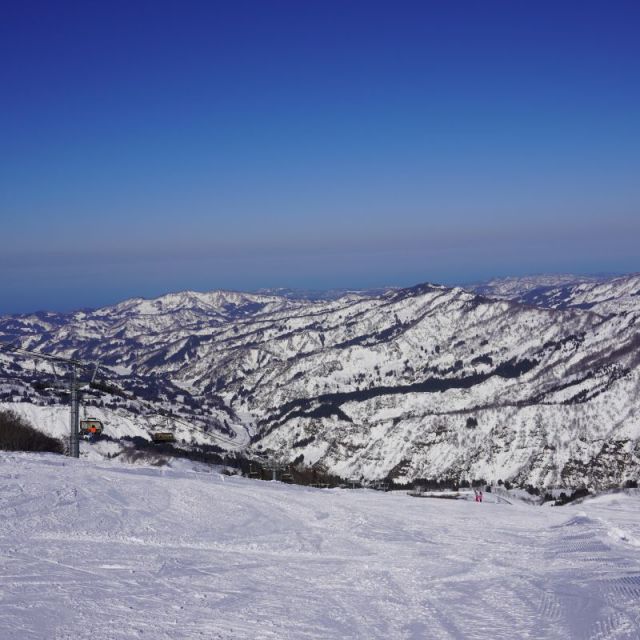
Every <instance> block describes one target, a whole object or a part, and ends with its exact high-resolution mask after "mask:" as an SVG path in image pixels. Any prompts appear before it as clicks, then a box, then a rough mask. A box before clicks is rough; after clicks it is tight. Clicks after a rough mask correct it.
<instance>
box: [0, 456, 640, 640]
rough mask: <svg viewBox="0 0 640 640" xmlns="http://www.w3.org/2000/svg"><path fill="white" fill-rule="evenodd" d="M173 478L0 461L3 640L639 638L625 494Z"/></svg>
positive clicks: (634, 506)
mask: <svg viewBox="0 0 640 640" xmlns="http://www.w3.org/2000/svg"><path fill="white" fill-rule="evenodd" d="M175 465H176V466H173V467H169V466H164V467H154V466H126V465H123V464H121V463H117V462H115V461H106V460H105V461H100V462H96V461H90V460H73V459H68V458H63V457H60V456H55V455H50V454H41V455H36V454H16V453H13V454H8V453H0V478H1V482H0V507H1V509H0V513H1V514H2V517H1V518H0V636H1V637H2V638H11V639H13V640H21V639H25V640H26V639H29V640H33V639H41V638H42V639H45V638H46V639H47V640H50V639H56V640H63V639H69V640H71V639H73V640H81V639H89V638H90V639H91V640H107V639H108V640H121V639H125V638H127V639H129V638H141V637H142V638H145V637H146V638H152V639H153V640H164V639H166V640H169V639H170V640H176V639H182V638H185V639H187V638H188V639H193V638H207V639H209V638H219V639H234V640H235V639H250V640H257V639H272V638H273V639H275V638H277V639H279V640H282V639H288V638H290V639H295V640H301V639H305V638H306V639H314V640H315V639H322V638H340V639H344V638H367V639H374V638H385V639H387V638H394V639H395V638H398V639H400V638H407V639H410V638H412V639H431V638H433V639H440V638H442V639H445V638H446V639H453V638H456V639H457V638H463V639H465V640H466V639H489V638H491V639H500V638H504V639H508V640H513V639H522V638H536V639H546V638H557V639H563V640H566V639H572V638H588V639H593V640H596V639H599V640H606V639H632V638H634V639H636V638H638V637H640V515H639V514H640V510H639V509H638V507H639V506H640V497H639V496H638V494H637V492H632V491H630V492H627V493H618V494H609V495H604V496H602V497H599V498H596V499H589V500H587V501H585V502H584V503H582V504H578V505H569V506H565V507H533V506H530V505H526V504H524V503H520V502H519V501H517V500H516V501H514V503H513V504H507V503H506V502H504V501H498V499H497V498H495V499H493V497H492V496H491V495H490V494H488V495H486V500H485V502H483V503H481V504H479V503H475V502H473V501H471V500H443V499H429V498H426V499H416V498H414V497H410V496H408V495H406V494H405V493H404V492H392V493H380V492H375V491H371V490H346V489H331V490H322V489H312V488H305V487H300V486H290V485H284V484H281V483H279V482H261V481H254V480H248V479H245V478H240V477H229V476H224V475H221V474H220V473H219V472H218V471H217V470H215V469H211V468H210V467H205V466H202V465H194V464H193V463H186V462H184V461H182V462H177V463H175ZM494 500H495V501H494Z"/></svg>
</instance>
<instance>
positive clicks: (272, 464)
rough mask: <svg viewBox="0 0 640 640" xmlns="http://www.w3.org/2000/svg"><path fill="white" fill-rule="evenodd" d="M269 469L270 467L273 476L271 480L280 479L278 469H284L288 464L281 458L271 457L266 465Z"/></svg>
mask: <svg viewBox="0 0 640 640" xmlns="http://www.w3.org/2000/svg"><path fill="white" fill-rule="evenodd" d="M266 467H267V469H270V470H271V472H272V474H273V475H272V477H271V480H272V481H273V482H275V481H276V480H277V479H278V476H277V474H278V471H282V470H283V469H286V468H287V464H286V463H284V462H281V461H280V460H278V459H277V458H271V460H269V462H267V465H266Z"/></svg>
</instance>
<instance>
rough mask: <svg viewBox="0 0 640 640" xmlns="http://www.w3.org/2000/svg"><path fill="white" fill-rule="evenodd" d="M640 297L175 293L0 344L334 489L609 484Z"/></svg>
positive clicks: (628, 469) (625, 449)
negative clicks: (94, 370) (89, 365)
mask: <svg viewBox="0 0 640 640" xmlns="http://www.w3.org/2000/svg"><path fill="white" fill-rule="evenodd" d="M562 286H563V287H564V285H562ZM563 291H564V289H563ZM639 291H640V276H628V277H626V278H617V279H613V280H607V281H602V282H595V283H594V282H591V283H582V284H574V285H571V288H570V291H564V294H563V296H564V297H563V302H562V304H560V303H558V304H544V305H543V304H540V305H533V304H531V303H526V301H523V300H519V301H515V302H514V301H512V300H502V299H494V298H489V297H486V295H485V296H483V295H478V294H476V293H474V292H469V291H465V290H462V289H459V288H453V289H451V288H447V287H442V286H438V285H430V284H423V285H419V286H416V287H412V288H408V289H400V290H389V291H386V292H384V293H382V294H380V295H374V296H367V295H364V294H363V293H353V294H349V295H346V296H343V297H341V298H338V299H335V300H315V301H311V300H302V299H300V300H291V299H289V298H285V297H278V296H261V295H259V294H246V295H245V294H230V293H225V292H214V293H211V294H194V293H184V294H171V295H169V296H165V297H163V298H159V299H156V300H151V301H143V300H132V301H126V302H123V303H121V304H119V305H115V306H113V307H109V308H106V309H100V310H97V311H93V312H79V313H76V314H71V315H70V316H68V317H64V318H62V317H59V316H55V317H54V318H53V319H52V318H51V317H50V316H49V315H47V314H37V315H33V316H13V317H6V318H2V319H0V339H2V340H5V341H6V340H12V339H13V340H17V341H19V342H20V343H21V344H22V346H24V347H27V348H30V349H36V350H43V351H47V352H51V353H56V354H60V355H65V356H71V355H72V356H74V357H77V358H81V359H83V360H86V361H90V362H93V361H97V360H99V361H100V362H101V363H102V364H103V369H102V371H103V374H102V375H103V376H104V379H105V380H107V381H109V382H112V383H114V384H116V385H118V386H119V387H120V388H123V389H127V390H128V391H131V392H132V393H135V395H136V397H139V398H143V399H144V400H146V401H149V402H152V403H155V404H157V405H159V406H162V407H164V408H165V409H167V410H168V409H171V411H172V412H173V413H174V415H175V416H177V417H178V418H179V419H180V420H181V421H182V422H181V423H180V424H183V425H184V424H187V425H189V424H193V425H197V426H198V429H197V430H196V431H197V437H196V436H194V438H195V439H196V440H197V438H201V437H202V435H201V434H203V433H205V434H208V435H207V438H208V439H209V441H211V442H215V441H216V436H219V437H224V438H226V439H227V441H229V440H230V441H232V445H229V446H236V448H237V447H238V446H239V445H241V444H244V443H246V441H247V433H250V434H252V436H253V438H252V440H253V444H252V449H253V450H254V451H260V452H262V453H267V454H268V455H270V456H277V457H279V458H284V459H286V460H288V461H290V462H291V461H296V462H298V463H301V464H306V465H318V466H320V467H322V468H324V469H327V470H328V471H331V472H333V473H337V474H340V475H342V476H343V477H363V478H369V479H375V478H383V477H387V476H390V477H393V478H394V479H396V480H400V481H408V480H411V479H414V478H418V477H426V478H448V479H451V480H453V481H460V480H472V479H480V478H483V479H486V480H487V481H497V480H498V479H503V480H507V479H509V480H511V481H514V482H517V483H520V484H528V483H532V484H535V485H547V486H549V485H551V486H554V485H565V486H577V485H580V484H582V483H583V482H588V483H591V484H593V485H595V486H598V487H605V486H610V485H618V484H620V483H623V482H625V481H626V480H628V479H637V476H638V470H639V469H640V440H639V438H640V412H639V411H638V410H639V409H640V406H639V404H638V403H639V399H638V398H639V397H640V396H639V393H638V390H639V389H640V366H639V365H640V322H639V318H640V295H638V292H639ZM558 295H559V294H558ZM548 296H549V297H548V300H551V299H556V298H557V297H558V296H556V294H552V293H549V292H548ZM0 367H2V368H1V369H0V375H2V381H1V386H0V401H2V402H5V403H8V405H12V406H15V407H17V408H19V409H21V410H25V409H26V407H25V403H26V404H29V403H31V404H54V405H55V404H59V403H60V402H62V401H63V400H64V399H63V398H60V397H58V396H56V395H55V394H53V393H52V392H50V391H39V392H36V391H34V389H33V385H32V381H33V379H36V378H38V375H40V374H37V372H36V371H35V370H34V369H35V363H34V362H29V361H23V360H19V359H16V358H13V357H12V356H10V355H8V354H0ZM42 387H46V385H44V384H41V385H40V388H42ZM88 402H89V403H90V404H93V405H94V406H95V405H98V407H99V408H100V403H102V405H103V406H102V407H101V408H102V409H104V410H105V411H110V412H111V413H110V416H111V417H110V418H109V420H108V422H109V430H108V433H110V435H112V436H114V437H118V436H119V435H123V434H124V433H125V432H126V433H127V434H129V433H130V432H131V426H130V423H131V422H134V423H135V424H136V428H137V429H139V430H141V431H142V432H145V433H146V432H148V429H149V427H148V422H149V417H148V412H147V413H145V411H146V410H143V409H141V408H140V405H139V404H136V401H134V400H132V399H131V398H130V397H126V398H124V399H123V398H117V397H116V398H110V399H109V400H108V401H107V400H104V399H100V398H98V397H97V396H96V397H89V398H88ZM90 410H91V409H90ZM119 416H124V418H123V420H120V418H119ZM127 420H128V421H129V422H127ZM194 433H195V432H194ZM225 446H226V445H225Z"/></svg>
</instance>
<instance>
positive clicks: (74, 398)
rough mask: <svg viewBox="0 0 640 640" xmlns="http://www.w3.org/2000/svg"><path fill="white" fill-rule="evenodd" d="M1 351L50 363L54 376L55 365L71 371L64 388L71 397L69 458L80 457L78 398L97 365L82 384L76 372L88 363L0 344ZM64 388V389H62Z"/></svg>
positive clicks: (89, 383)
mask: <svg viewBox="0 0 640 640" xmlns="http://www.w3.org/2000/svg"><path fill="white" fill-rule="evenodd" d="M0 347H1V350H2V351H3V352H5V353H13V354H16V355H18V356H23V357H27V358H34V359H38V360H45V361H47V362H49V363H51V366H52V368H53V371H54V376H56V375H57V374H56V372H55V365H56V363H57V364H60V365H63V366H65V367H68V368H69V369H70V370H71V375H70V378H69V385H68V387H67V388H65V390H66V391H68V392H69V393H70V395H71V411H70V415H69V456H71V457H72V458H79V457H80V397H81V389H83V388H85V387H87V386H91V385H92V384H93V383H94V382H95V379H96V375H97V373H98V368H99V366H100V365H99V364H97V363H96V365H95V369H94V371H93V375H92V376H91V381H90V382H86V381H85V382H82V381H81V380H80V377H79V375H78V370H79V369H81V368H86V367H87V366H90V365H88V363H84V362H80V361H79V360H72V359H71V358H63V357H61V356H52V355H49V354H46V353H40V352H38V351H30V350H28V349H23V348H22V347H20V346H19V345H15V344H6V343H5V344H0ZM63 388H64V387H63Z"/></svg>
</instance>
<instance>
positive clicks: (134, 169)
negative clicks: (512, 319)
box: [0, 0, 640, 313]
mask: <svg viewBox="0 0 640 640" xmlns="http://www.w3.org/2000/svg"><path fill="white" fill-rule="evenodd" d="M639 6H640V5H638V3H637V2H622V1H620V2H617V1H614V2H606V3H605V2H588V1H586V2H535V3H533V2H518V1H516V0H509V1H504V2H491V1H486V2H477V1H473V2H465V1H460V2H455V3H449V2H398V1H395V2H355V1H353V2H337V1H336V2H330V1H324V2H316V1H313V0H305V2H299V1H298V2H277V1H267V0H262V1H260V2H242V1H237V2H236V1H234V2H220V3H216V2H162V1H153V2H142V1H133V2H124V0H120V1H119V0H115V1H114V2H85V1H83V2H64V1H61V2H56V3H52V2H33V1H30V0H25V2H16V3H12V4H11V5H9V3H5V4H4V5H3V7H2V9H1V10H0V12H1V13H0V82H1V87H2V90H1V92H2V99H1V100H0V140H1V141H2V154H0V217H1V220H2V227H0V233H1V234H2V236H1V237H2V239H3V242H2V254H1V255H0V274H1V275H2V277H1V278H0V312H3V313H8V312H17V311H29V310H33V309H41V308H50V309H62V310H64V309H71V308H78V307H83V306H98V305H102V304H107V303H110V302H113V301H116V300H119V299H122V298H125V297H128V296H133V295H143V296H152V295H157V294H161V293H163V292H167V291H170V290H179V289H199V290H208V289H214V288H234V289H255V288H259V287H270V286H293V287H316V288H317V287H340V286H348V287H351V286H375V285H386V284H399V285H403V284H406V285H409V284H414V283H416V282H421V281H427V280H429V281H437V282H444V283H459V282H469V281H475V280H480V279H483V278H487V277H491V276H496V275H519V274H526V273H541V272H556V271H563V272H566V271H572V272H582V273H594V272H629V271H638V270H640V249H639V248H638V238H640V180H639V179H638V177H639V176H640V171H639V170H640V39H639V38H638V37H637V33H638V30H639V28H640V8H639Z"/></svg>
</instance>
